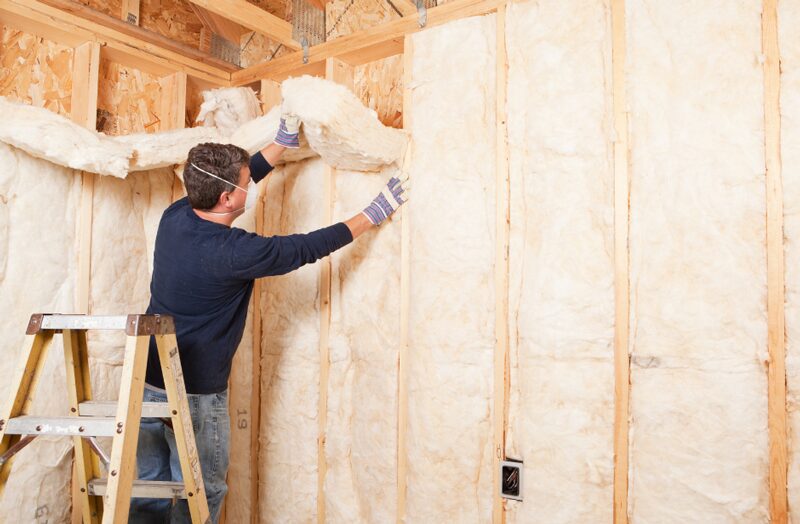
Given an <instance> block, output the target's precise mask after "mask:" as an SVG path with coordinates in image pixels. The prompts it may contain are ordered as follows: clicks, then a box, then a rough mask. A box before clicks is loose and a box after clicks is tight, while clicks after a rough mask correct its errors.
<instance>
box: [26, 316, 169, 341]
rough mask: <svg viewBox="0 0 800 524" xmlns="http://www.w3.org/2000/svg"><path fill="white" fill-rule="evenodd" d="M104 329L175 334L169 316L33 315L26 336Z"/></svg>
mask: <svg viewBox="0 0 800 524" xmlns="http://www.w3.org/2000/svg"><path fill="white" fill-rule="evenodd" d="M65 329H72V330H87V329H92V330H95V329H106V330H118V331H124V332H125V333H126V334H127V335H128V336H137V337H138V336H146V335H167V334H174V333H175V322H174V320H173V319H172V317H171V316H169V315H127V316H123V315H119V316H103V315H51V314H45V313H35V314H33V315H31V319H30V321H29V322H28V329H27V330H26V331H25V333H26V334H28V335H35V334H37V333H39V332H40V331H42V330H45V331H48V330H49V331H63V330H65Z"/></svg>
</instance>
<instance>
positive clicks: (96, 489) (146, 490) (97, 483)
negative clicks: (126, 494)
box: [89, 479, 186, 499]
mask: <svg viewBox="0 0 800 524" xmlns="http://www.w3.org/2000/svg"><path fill="white" fill-rule="evenodd" d="M107 486H108V479H92V480H90V481H89V495H94V496H97V497H102V496H103V495H105V494H106V487H107ZM131 497H136V498H146V499H172V498H179V499H185V498H186V490H185V489H184V486H183V482H165V481H157V480H134V481H133V489H132V490H131Z"/></svg>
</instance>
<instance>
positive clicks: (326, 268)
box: [317, 58, 354, 524]
mask: <svg viewBox="0 0 800 524" xmlns="http://www.w3.org/2000/svg"><path fill="white" fill-rule="evenodd" d="M353 73H354V71H353V68H352V67H351V66H350V65H348V64H345V63H344V62H342V61H341V60H337V59H335V58H331V59H328V60H326V61H325V78H327V79H328V80H331V81H333V82H336V83H337V84H342V85H344V86H346V87H347V88H348V89H350V90H351V91H352V90H353ZM335 173H336V170H335V169H334V168H332V167H331V166H326V170H325V175H324V184H325V195H324V197H323V200H322V202H323V209H324V213H325V216H324V220H323V222H324V223H325V225H329V224H332V223H333V195H334V191H335V189H334V188H335V181H334V176H335ZM319 269H320V271H319V310H320V328H319V361H320V372H319V409H318V413H319V415H318V418H317V421H318V423H319V426H318V437H317V522H318V523H320V524H324V522H325V520H326V519H325V476H326V475H327V473H328V461H327V459H326V457H325V441H326V435H327V430H328V375H329V370H330V326H331V259H330V257H325V258H323V259H322V260H320V268H319Z"/></svg>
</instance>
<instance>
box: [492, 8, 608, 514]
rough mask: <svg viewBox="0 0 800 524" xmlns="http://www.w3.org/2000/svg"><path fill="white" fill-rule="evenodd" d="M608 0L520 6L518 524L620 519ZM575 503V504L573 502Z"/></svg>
mask: <svg viewBox="0 0 800 524" xmlns="http://www.w3.org/2000/svg"><path fill="white" fill-rule="evenodd" d="M609 15H610V12H609V5H608V2H606V1H604V0H571V1H565V2H527V3H519V4H511V5H510V6H509V7H508V11H507V17H506V41H507V50H508V95H507V96H508V106H507V112H508V149H509V171H510V178H511V188H510V195H511V198H510V205H511V234H510V254H509V260H510V267H509V271H510V277H509V323H510V326H509V330H510V364H511V380H510V382H511V393H510V399H509V427H508V438H507V441H506V446H507V447H506V455H507V456H509V457H512V458H515V459H520V460H523V461H524V462H525V471H524V475H525V479H524V492H523V493H522V495H523V497H524V502H523V503H520V502H513V501H510V502H508V504H507V508H508V521H509V522H550V523H556V522H611V520H612V505H611V501H612V500H613V446H612V439H613V430H614V352H613V341H614V261H613V250H612V245H613V231H614V229H613V169H612V166H611V161H610V147H611V142H610V140H609V138H610V132H609V129H610V122H609V118H610V115H611V103H610V89H611V79H610V72H611V68H610V59H611V37H610V18H609ZM565 500H569V501H570V503H569V504H565Z"/></svg>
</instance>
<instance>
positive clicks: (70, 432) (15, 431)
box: [6, 416, 116, 437]
mask: <svg viewBox="0 0 800 524" xmlns="http://www.w3.org/2000/svg"><path fill="white" fill-rule="evenodd" d="M6 426H7V427H6V435H56V436H63V437H67V436H78V437H113V436H114V435H115V434H116V424H115V423H114V419H113V418H107V417H33V416H24V417H15V418H12V419H10V420H9V421H8V423H7V424H6Z"/></svg>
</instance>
